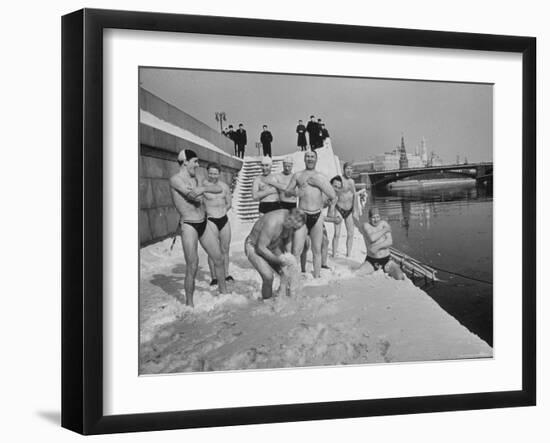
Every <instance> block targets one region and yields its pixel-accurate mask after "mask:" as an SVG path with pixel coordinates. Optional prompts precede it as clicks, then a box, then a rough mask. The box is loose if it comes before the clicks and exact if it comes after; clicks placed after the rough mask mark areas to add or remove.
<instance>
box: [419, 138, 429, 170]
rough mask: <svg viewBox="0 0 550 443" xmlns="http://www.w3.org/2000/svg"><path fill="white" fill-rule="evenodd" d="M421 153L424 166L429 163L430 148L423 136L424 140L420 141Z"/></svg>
mask: <svg viewBox="0 0 550 443" xmlns="http://www.w3.org/2000/svg"><path fill="white" fill-rule="evenodd" d="M420 155H421V159H422V163H423V164H424V166H426V165H427V164H428V148H427V146H426V139H425V138H424V137H422V141H421V142H420Z"/></svg>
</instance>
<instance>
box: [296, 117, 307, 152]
mask: <svg viewBox="0 0 550 443" xmlns="http://www.w3.org/2000/svg"><path fill="white" fill-rule="evenodd" d="M296 134H298V143H297V144H298V147H299V148H300V150H301V151H305V150H306V149H307V139H306V127H305V126H304V123H303V122H302V120H298V126H296Z"/></svg>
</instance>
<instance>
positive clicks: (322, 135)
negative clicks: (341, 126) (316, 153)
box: [321, 123, 330, 145]
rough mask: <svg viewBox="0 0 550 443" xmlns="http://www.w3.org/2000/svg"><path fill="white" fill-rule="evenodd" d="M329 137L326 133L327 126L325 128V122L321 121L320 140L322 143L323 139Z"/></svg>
mask: <svg viewBox="0 0 550 443" xmlns="http://www.w3.org/2000/svg"><path fill="white" fill-rule="evenodd" d="M329 137H330V134H329V133H328V130H327V128H325V124H324V123H321V140H322V141H323V145H324V144H325V140H326V139H327V138H329Z"/></svg>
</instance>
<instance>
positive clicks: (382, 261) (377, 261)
mask: <svg viewBox="0 0 550 443" xmlns="http://www.w3.org/2000/svg"><path fill="white" fill-rule="evenodd" d="M390 258H391V257H390V256H389V255H387V256H386V257H382V258H374V257H369V256H368V255H367V256H366V257H365V261H366V262H367V261H368V262H369V263H370V264H371V265H372V267H373V268H374V270H375V271H376V270H378V269H380V268H382V270H383V271H385V270H386V269H385V267H386V265H387V264H388V262H389V261H390Z"/></svg>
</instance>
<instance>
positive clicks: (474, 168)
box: [354, 162, 493, 187]
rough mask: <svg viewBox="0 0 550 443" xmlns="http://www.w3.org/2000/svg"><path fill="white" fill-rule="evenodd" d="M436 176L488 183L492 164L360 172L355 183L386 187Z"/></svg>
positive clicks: (490, 178)
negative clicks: (400, 181) (410, 179)
mask: <svg viewBox="0 0 550 443" xmlns="http://www.w3.org/2000/svg"><path fill="white" fill-rule="evenodd" d="M437 175H441V176H444V177H446V178H451V177H456V178H461V177H462V178H473V179H475V180H476V181H477V182H479V183H490V182H492V180H493V163H492V162H483V163H468V164H462V165H442V166H428V167H422V168H406V169H392V170H386V171H372V172H362V173H359V174H357V176H356V177H354V178H355V179H356V181H359V182H362V183H365V184H367V185H369V184H370V185H371V186H373V187H381V186H386V185H388V184H389V183H391V182H395V181H399V180H403V179H406V178H410V177H418V178H421V176H426V178H427V179H436V178H438V177H437Z"/></svg>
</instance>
